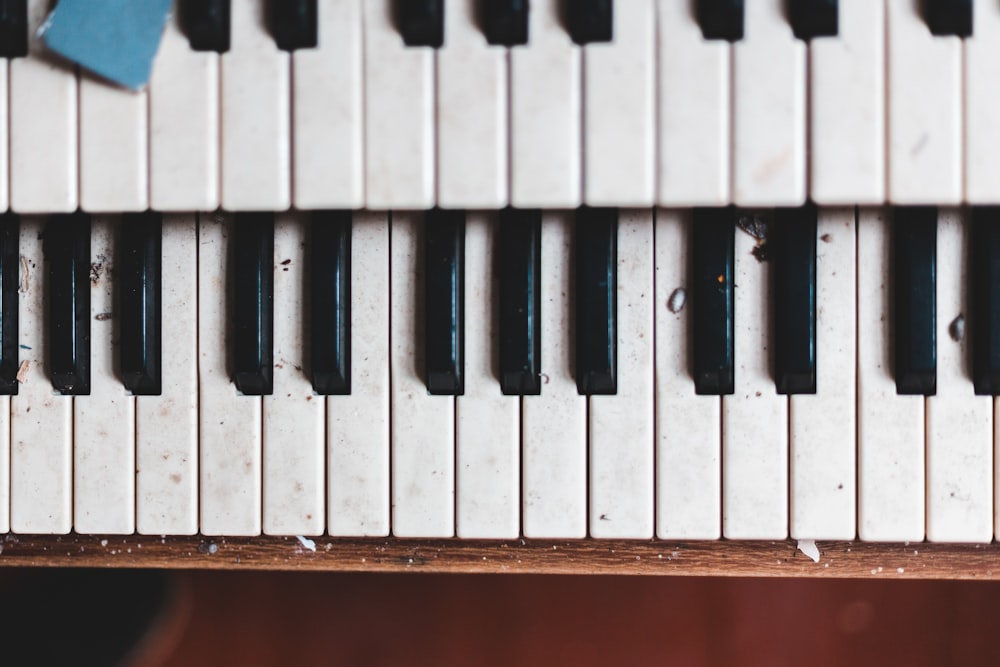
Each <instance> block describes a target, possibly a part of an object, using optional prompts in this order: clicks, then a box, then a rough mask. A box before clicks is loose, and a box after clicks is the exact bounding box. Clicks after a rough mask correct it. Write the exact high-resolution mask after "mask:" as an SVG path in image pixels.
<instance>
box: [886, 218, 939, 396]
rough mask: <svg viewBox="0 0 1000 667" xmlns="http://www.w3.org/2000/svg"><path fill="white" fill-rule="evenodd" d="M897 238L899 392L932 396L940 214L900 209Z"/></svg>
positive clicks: (894, 245) (895, 336) (895, 338)
mask: <svg viewBox="0 0 1000 667" xmlns="http://www.w3.org/2000/svg"><path fill="white" fill-rule="evenodd" d="M892 236H893V241H892V248H893V278H894V285H893V288H894V300H895V304H894V310H895V320H894V323H893V326H894V331H893V349H894V350H895V363H896V368H895V374H896V392H897V393H899V394H921V395H924V396H932V395H933V394H934V393H935V391H936V388H937V354H936V347H935V346H936V334H935V325H936V320H937V318H936V296H935V282H936V280H935V262H936V256H937V209H936V208H934V207H930V206H914V207H897V208H895V209H894V210H893V223H892Z"/></svg>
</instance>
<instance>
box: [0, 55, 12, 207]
mask: <svg viewBox="0 0 1000 667" xmlns="http://www.w3.org/2000/svg"><path fill="white" fill-rule="evenodd" d="M9 87H10V65H9V63H8V62H7V61H4V62H3V63H0V210H2V211H6V210H7V207H8V206H9V204H10V187H9V186H10V169H9V167H10V140H9V137H8V136H7V132H8V130H9V128H10V122H9V120H10V113H9V110H10V94H9Z"/></svg>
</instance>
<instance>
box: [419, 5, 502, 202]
mask: <svg viewBox="0 0 1000 667" xmlns="http://www.w3.org/2000/svg"><path fill="white" fill-rule="evenodd" d="M478 4H480V3H479V2H478V0H448V1H447V2H446V3H445V14H444V17H445V35H447V40H446V41H445V43H444V46H443V47H442V48H440V49H438V51H437V58H436V60H437V176H438V182H437V203H438V206H443V207H446V208H502V207H503V206H504V205H505V204H506V203H507V150H508V149H507V50H506V49H504V48H503V47H500V46H490V45H488V44H486V42H485V39H484V38H483V33H482V31H481V30H480V28H479V25H478V23H477V21H476V6H477V5H478Z"/></svg>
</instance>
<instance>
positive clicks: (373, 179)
mask: <svg viewBox="0 0 1000 667" xmlns="http://www.w3.org/2000/svg"><path fill="white" fill-rule="evenodd" d="M363 4H364V8H365V15H364V26H365V36H364V42H365V83H364V86H365V193H366V197H367V207H368V208H370V209H388V208H392V209H405V208H413V209H419V208H430V207H431V206H432V205H433V204H434V59H435V55H434V50H433V49H431V48H429V47H408V46H405V45H404V44H403V38H402V36H401V35H400V34H399V32H398V31H397V30H396V26H395V22H394V20H393V13H392V12H393V8H392V4H393V0H365V2H364V3H363Z"/></svg>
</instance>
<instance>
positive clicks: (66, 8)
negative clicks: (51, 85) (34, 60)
mask: <svg viewBox="0 0 1000 667" xmlns="http://www.w3.org/2000/svg"><path fill="white" fill-rule="evenodd" d="M172 1H173V0H59V4H57V5H56V8H55V9H53V10H52V13H51V14H49V18H48V20H46V22H45V24H44V25H43V26H42V29H41V33H42V39H44V40H45V44H46V46H48V47H49V49H51V50H52V51H55V52H56V53H58V54H59V55H61V56H63V57H64V58H68V59H69V60H72V61H73V62H76V63H79V64H80V65H81V66H83V67H85V68H87V69H89V70H91V71H92V72H94V73H95V74H98V75H99V76H102V77H104V78H105V79H108V80H110V81H113V82H114V83H117V84H120V85H122V86H125V87H127V88H131V89H133V90H138V89H140V88H142V87H143V86H145V85H146V83H148V82H149V77H150V74H151V73H152V70H153V59H154V58H155V57H156V51H157V49H159V47H160V38H161V37H162V36H163V28H164V26H165V25H166V23H167V21H168V20H169V18H170V5H171V3H172Z"/></svg>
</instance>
